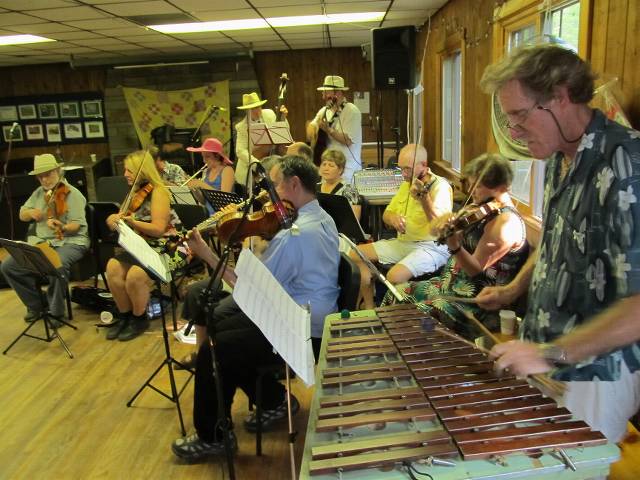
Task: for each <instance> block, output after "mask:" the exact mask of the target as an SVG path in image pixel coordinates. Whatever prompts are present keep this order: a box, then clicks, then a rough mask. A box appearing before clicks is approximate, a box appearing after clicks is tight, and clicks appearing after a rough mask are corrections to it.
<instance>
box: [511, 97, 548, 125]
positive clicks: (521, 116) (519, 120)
mask: <svg viewBox="0 0 640 480" xmlns="http://www.w3.org/2000/svg"><path fill="white" fill-rule="evenodd" d="M535 108H540V104H539V103H538V102H537V101H536V102H535V103H534V104H533V105H531V106H530V107H529V108H523V109H521V110H516V111H515V112H513V113H507V114H506V116H507V123H506V125H505V126H506V127H507V128H508V129H511V130H522V124H523V123H524V122H526V121H527V118H529V114H530V113H531V112H532V111H533V110H534V109H535Z"/></svg>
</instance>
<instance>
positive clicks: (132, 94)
mask: <svg viewBox="0 0 640 480" xmlns="http://www.w3.org/2000/svg"><path fill="white" fill-rule="evenodd" d="M122 90H123V91H124V96H125V99H126V101H127V106H128V107H129V113H130V114H131V118H132V120H133V124H134V125H135V128H136V133H137V134H138V139H139V140H140V144H141V145H142V146H143V148H144V147H146V146H147V144H148V143H149V142H150V141H151V130H153V129H154V128H156V127H160V126H162V125H172V126H173V127H175V128H176V129H195V128H197V127H198V125H199V124H200V122H201V121H202V118H203V117H204V116H205V115H206V114H207V112H209V108H210V107H212V106H217V107H223V108H225V109H226V111H221V110H217V109H214V110H212V111H211V115H210V116H209V118H208V120H207V121H206V122H205V123H204V124H203V125H202V128H201V129H200V138H203V139H204V138H207V137H215V138H217V139H218V140H220V141H221V142H222V143H223V144H225V143H226V142H227V141H228V140H229V139H230V138H231V121H230V119H229V81H228V80H223V81H221V82H215V83H209V84H206V85H204V86H202V87H196V88H191V89H188V90H172V91H160V90H148V89H143V88H127V87H123V88H122Z"/></svg>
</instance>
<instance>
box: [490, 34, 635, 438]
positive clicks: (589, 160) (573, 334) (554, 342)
mask: <svg viewBox="0 0 640 480" xmlns="http://www.w3.org/2000/svg"><path fill="white" fill-rule="evenodd" d="M594 77H595V76H594V74H593V73H592V72H591V68H590V66H589V65H588V64H587V63H586V62H585V61H583V60H582V59H581V58H580V57H578V55H576V54H575V53H574V52H572V51H570V50H567V49H565V48H562V47H560V46H557V45H538V46H534V47H525V48H523V49H521V50H519V51H517V52H516V53H514V54H513V55H511V56H510V57H508V58H506V59H505V60H503V61H501V62H499V63H497V64H495V65H492V66H490V67H488V68H487V70H485V73H484V76H483V79H482V82H481V85H482V86H483V88H484V89H485V91H487V92H489V93H493V94H495V95H497V97H498V100H499V102H500V106H501V107H502V110H503V111H504V113H505V114H506V115H507V118H508V125H507V126H508V128H509V130H510V133H511V136H512V137H513V138H514V139H519V140H521V141H524V142H526V143H527V145H528V148H529V151H530V152H531V154H532V155H533V156H534V157H535V158H539V159H547V165H546V176H545V194H544V212H543V223H542V231H541V240H540V245H539V247H538V249H537V251H536V253H535V254H533V255H531V257H530V258H529V261H528V262H527V263H526V264H525V266H524V267H523V268H522V270H521V271H520V273H519V274H518V276H517V277H516V278H515V279H514V280H513V281H512V282H511V283H510V284H508V285H506V286H503V287H494V288H486V289H484V290H483V291H482V292H480V294H479V295H478V297H477V298H478V303H479V305H480V306H481V307H483V308H496V307H498V306H500V305H506V304H510V303H512V302H513V301H514V300H515V299H516V298H518V297H519V296H520V295H521V294H523V293H524V292H525V291H526V290H527V289H528V302H527V303H528V305H527V314H526V317H525V319H524V322H523V328H522V331H521V336H522V340H521V341H514V342H508V343H505V344H500V345H497V346H495V347H494V349H493V350H492V356H493V357H494V358H496V365H497V368H498V369H499V370H503V369H507V368H508V369H509V370H510V371H511V372H512V373H514V374H516V375H528V374H533V373H543V372H547V371H553V376H554V377H555V378H557V379H558V380H562V381H564V382H566V383H565V384H566V392H565V394H564V396H563V398H562V399H561V401H562V403H564V404H565V405H566V406H567V408H569V409H570V410H571V412H572V413H573V414H574V415H575V416H576V417H578V418H581V419H583V420H585V421H586V422H587V423H589V424H590V425H591V426H592V427H594V428H596V429H598V430H600V431H602V433H604V434H605V435H606V436H607V438H608V439H609V440H611V441H614V442H617V441H620V440H621V439H622V438H623V437H624V434H625V433H626V427H627V420H628V419H629V418H630V417H631V416H632V415H634V414H635V412H636V411H637V410H638V407H639V406H640V344H639V343H638V340H640V322H638V312H639V311H640V235H638V232H639V230H638V229H639V228H640V203H639V202H638V198H639V196H640V132H637V131H635V130H631V129H629V128H626V127H623V126H622V125H620V124H618V123H615V122H613V121H611V120H609V119H607V118H606V117H605V115H604V114H603V113H602V112H601V111H599V110H594V109H591V108H590V107H589V105H588V104H589V102H590V101H591V98H592V97H593V91H594V88H593V84H594Z"/></svg>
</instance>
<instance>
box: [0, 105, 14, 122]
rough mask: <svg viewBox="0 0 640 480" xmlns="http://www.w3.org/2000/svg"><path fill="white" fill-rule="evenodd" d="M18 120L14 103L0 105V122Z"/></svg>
mask: <svg viewBox="0 0 640 480" xmlns="http://www.w3.org/2000/svg"><path fill="white" fill-rule="evenodd" d="M16 120H18V109H17V108H16V106H15V105H7V106H5V107H0V122H15V121H16Z"/></svg>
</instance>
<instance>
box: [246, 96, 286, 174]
mask: <svg viewBox="0 0 640 480" xmlns="http://www.w3.org/2000/svg"><path fill="white" fill-rule="evenodd" d="M265 103H267V101H266V100H261V99H260V96H259V95H258V94H257V93H256V92H251V93H245V94H244V95H242V105H241V106H239V107H237V108H238V110H241V111H243V112H246V113H247V115H246V116H245V117H244V118H243V119H242V120H241V121H240V122H238V123H236V126H235V128H236V166H235V179H236V182H237V183H239V184H240V185H246V184H247V175H248V173H249V164H251V163H253V162H257V161H258V158H257V157H256V155H258V156H259V157H260V158H262V157H263V156H265V155H266V154H268V152H266V153H262V152H260V153H258V152H257V151H256V152H254V151H251V152H250V151H249V132H248V128H249V127H248V126H247V118H249V122H250V123H249V125H250V124H251V123H264V124H265V125H266V126H267V127H268V126H271V125H273V124H274V123H275V122H276V120H277V116H276V113H275V112H274V111H273V110H271V109H269V108H262V106H263V105H264V104H265ZM279 113H280V115H281V116H282V118H283V120H286V119H287V115H288V113H289V112H288V110H287V107H286V106H284V105H282V106H280V112H279Z"/></svg>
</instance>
